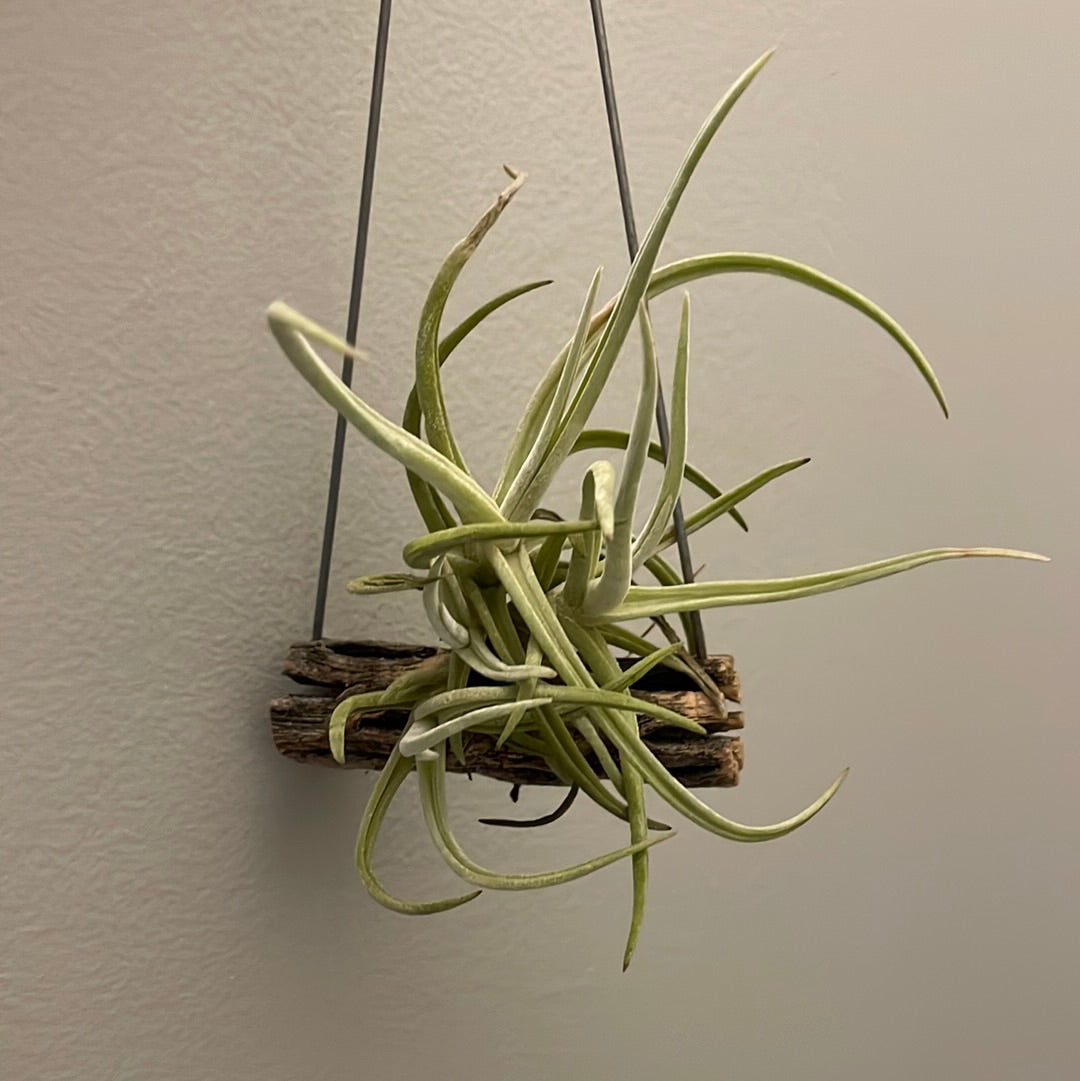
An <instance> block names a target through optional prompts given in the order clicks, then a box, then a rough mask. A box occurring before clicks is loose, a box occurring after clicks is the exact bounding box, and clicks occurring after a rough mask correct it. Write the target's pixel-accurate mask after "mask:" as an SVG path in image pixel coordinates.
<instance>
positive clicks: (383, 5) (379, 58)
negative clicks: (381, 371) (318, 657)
mask: <svg viewBox="0 0 1080 1081" xmlns="http://www.w3.org/2000/svg"><path fill="white" fill-rule="evenodd" d="M389 36H390V0H380V4H379V27H378V30H377V31H376V36H375V65H374V70H373V72H372V75H371V102H370V105H369V108H368V125H367V142H366V145H365V147H364V173H363V178H362V180H361V182H360V210H359V213H358V215H357V222H356V249H355V254H354V255H353V272H352V288H351V290H350V292H349V317H348V322H347V324H346V330H345V340H346V341H347V342H348V343H349V345H355V344H356V328H357V324H358V323H359V321H360V294H361V292H362V290H363V287H364V263H365V262H366V260H367V239H368V223H369V222H370V221H371V193H372V189H373V187H374V184H375V152H376V150H377V149H378V145H379V120H380V117H381V115H382V95H383V82H384V79H385V76H386V46H387V41H388V39H389ZM352 375H353V360H352V357H343V358H342V362H341V381H342V382H343V383H344V384H345V386H347V387H349V386H352ZM346 430H347V424H346V421H345V418H344V417H343V416H341V415H340V414H339V415H338V418H337V427H336V428H335V429H334V452H333V456H332V457H331V459H330V485H329V488H328V491H327V493H326V521H325V522H324V524H323V539H322V555H321V557H320V559H319V581H318V585H317V586H316V587H315V617H314V619H313V621H312V630H311V637H312V638H315V639H318V638H322V636H323V623H324V620H325V617H326V595H327V591H328V589H329V585H330V561H331V557H332V556H333V554H334V529H335V527H336V525H337V513H338V496H339V495H340V492H341V465H342V461H343V459H344V455H345V432H346Z"/></svg>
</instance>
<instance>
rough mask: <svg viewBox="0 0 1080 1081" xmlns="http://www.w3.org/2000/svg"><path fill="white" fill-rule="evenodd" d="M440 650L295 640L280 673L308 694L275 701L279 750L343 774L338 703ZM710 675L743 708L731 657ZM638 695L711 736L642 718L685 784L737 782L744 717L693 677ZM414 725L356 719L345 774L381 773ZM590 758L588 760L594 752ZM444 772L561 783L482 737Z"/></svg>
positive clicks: (644, 685)
mask: <svg viewBox="0 0 1080 1081" xmlns="http://www.w3.org/2000/svg"><path fill="white" fill-rule="evenodd" d="M436 652H437V650H435V649H434V648H432V647H430V646H415V645H402V644H398V643H394V642H374V641H372V642H368V641H358V642H349V641H329V640H319V641H315V642H300V643H297V644H296V645H294V646H292V647H291V648H290V649H289V654H288V656H287V658H286V660H285V664H284V667H283V672H284V674H285V675H287V676H289V677H290V678H291V679H293V680H295V681H296V682H297V683H300V684H304V685H305V686H306V687H307V688H308V690H307V692H306V693H302V694H290V695H286V696H284V697H281V698H275V699H274V700H273V701H272V702H271V703H270V723H271V728H272V731H273V736H274V745H275V746H276V747H277V749H278V750H279V751H280V752H281V753H282V754H283V755H285V756H286V757H287V758H292V759H294V760H295V761H298V762H311V763H316V764H318V765H328V766H335V767H336V765H337V764H336V763H335V762H334V760H333V758H332V757H331V755H330V741H329V737H328V735H327V724H328V722H329V720H330V714H331V712H332V711H333V708H334V705H335V703H336V702H337V701H338V699H339V697H341V696H342V695H343V693H344V692H345V691H346V690H348V691H349V693H351V694H359V693H361V692H363V691H373V690H381V689H383V688H385V687H387V686H389V684H390V683H391V681H392V680H394V679H396V678H397V677H398V676H400V675H402V674H403V673H404V672H407V671H409V670H410V669H412V668H415V667H417V666H418V665H419V664H421V663H422V662H423V661H424V660H426V659H427V658H429V657H431V656H433V655H434V654H435V653H436ZM629 663H631V662H629V661H628V662H627V664H629ZM705 669H706V671H707V672H708V673H709V675H710V676H711V677H712V679H713V681H714V682H715V683H716V685H717V687H718V688H719V689H720V690H721V691H722V692H723V696H724V698H725V699H726V700H727V701H728V702H730V703H731V704H732V707H734V706H736V705H737V703H738V702H739V677H738V675H737V674H736V672H735V667H734V663H733V661H732V659H731V657H729V656H725V655H720V656H715V657H709V658H708V660H707V661H706V662H705ZM632 692H633V694H634V695H635V696H637V697H640V698H643V699H649V700H652V701H654V702H658V703H660V704H661V705H664V706H667V707H668V708H669V709H673V710H676V711H677V712H679V713H681V714H683V715H684V716H686V717H690V718H692V719H693V720H695V721H697V722H698V723H699V724H701V725H702V726H703V727H704V728H705V729H706V730H707V731H708V733H709V735H708V736H706V737H704V738H703V737H701V736H695V735H693V734H691V733H689V732H686V731H683V730H681V729H678V728H671V727H668V726H667V725H665V724H664V723H663V722H662V721H657V720H654V719H652V718H649V717H639V718H638V726H639V730H640V732H641V736H642V739H643V740H644V741H645V743H646V744H647V745H648V746H649V748H650V749H651V750H652V752H653V753H654V754H655V755H656V757H657V758H659V759H660V761H661V762H662V763H663V764H664V765H665V766H666V767H667V768H668V769H669V770H670V771H671V772H672V773H673V774H674V775H675V776H676V777H677V778H678V779H679V780H680V781H681V782H682V783H683V784H684V785H686V786H687V787H694V788H730V787H732V786H734V785H736V784H738V783H739V771H740V769H741V768H742V764H743V745H742V740H741V739H740V738H739V737H738V736H733V735H729V734H727V733H730V732H731V731H734V730H736V729H740V728H742V726H743V714H742V712H741V711H736V710H735V709H734V708H729V709H728V710H726V711H724V710H719V709H717V707H716V705H715V704H714V703H713V702H712V701H711V700H710V699H709V697H708V696H707V695H705V694H704V693H703V692H702V691H700V690H699V689H698V688H697V687H696V686H695V685H694V683H693V682H691V680H690V679H689V678H686V677H682V676H680V674H679V673H677V672H673V671H671V670H670V669H667V668H663V667H660V668H655V669H653V671H651V672H650V673H648V675H646V677H645V678H644V679H643V680H641V681H640V683H638V684H635V685H634V687H633V688H632ZM407 719H408V714H407V713H406V712H405V711H403V710H399V709H398V710H394V709H388V710H385V711H383V712H381V713H366V714H364V715H363V716H360V717H353V718H351V719H350V721H349V724H348V726H347V727H346V731H345V758H346V768H353V769H380V768H381V767H382V765H383V764H384V763H385V762H386V759H387V756H388V755H389V754H390V752H391V750H392V749H393V747H394V745H395V743H396V742H397V740H398V737H399V736H400V735H401V733H402V731H403V729H404V727H405V723H406V720H407ZM583 750H585V748H584V745H583ZM586 756H587V757H590V760H591V756H590V755H589V754H588V752H587V751H586ZM447 768H448V769H450V770H453V771H455V772H459V773H477V774H481V775H483V776H485V777H494V778H497V779H498V780H503V781H509V782H510V783H512V784H536V785H559V784H562V782H561V781H560V780H559V778H558V777H556V776H555V774H554V773H552V772H551V771H550V770H549V769H548V767H547V765H546V764H545V762H544V761H543V760H542V759H540V758H534V757H530V756H527V755H523V754H520V753H518V752H516V751H509V750H507V749H506V748H505V747H503V748H500V749H499V750H496V749H495V741H494V739H492V738H490V737H488V736H485V735H482V734H479V733H467V734H466V736H465V765H464V766H463V765H461V764H460V763H458V762H457V761H456V760H455V759H454V757H453V756H452V755H448V756H447Z"/></svg>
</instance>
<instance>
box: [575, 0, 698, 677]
mask: <svg viewBox="0 0 1080 1081" xmlns="http://www.w3.org/2000/svg"><path fill="white" fill-rule="evenodd" d="M589 3H590V4H591V6H592V22H593V32H594V34H595V36H596V55H597V57H598V59H599V61H600V80H601V82H602V83H603V84H604V104H605V106H606V108H607V121H608V131H609V132H610V134H611V153H612V155H613V157H614V158H615V178H616V180H617V181H618V183H619V202H620V203H621V204H622V216H623V227H624V229H625V231H626V247H627V249H628V250H629V252H630V261H631V262H633V261H634V258H635V256H636V255H637V252H638V238H637V226H636V225H635V224H634V209H633V205H632V204H631V202H630V178H629V176H628V175H627V172H626V152H625V150H624V149H623V139H622V128H621V126H620V124H619V109H618V106H617V105H616V103H615V80H614V78H613V76H612V74H611V53H610V52H609V50H608V41H607V29H606V28H605V26H604V8H603V4H602V3H601V0H589ZM656 432H657V435H658V436H659V439H660V448H661V450H662V451H663V454H664V458H665V459H666V458H667V455H668V447H669V445H670V442H671V435H670V431H669V429H668V418H667V407H666V406H665V404H664V391H663V388H662V387H659V386H657V388H656ZM672 524H673V525H674V527H675V541H676V544H677V546H678V550H679V568H680V570H681V571H682V576H683V581H684V582H692V581H693V580H694V564H693V560H692V559H691V557H690V540H689V538H688V537H687V535H686V519H685V517H684V515H683V509H682V500H681V499H680V500H676V502H675V509H674V512H673V514H672ZM689 615H690V620H689V627H688V628H687V629H688V632H689V633H688V638H689V641H688V642H687V645H688V646H689V647H690V652H691V653H693V655H694V656H695V657H696V658H697V659H698V660H699V661H704V660H705V628H704V627H703V626H702V623H701V613H700V612H691V613H690V614H689Z"/></svg>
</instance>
